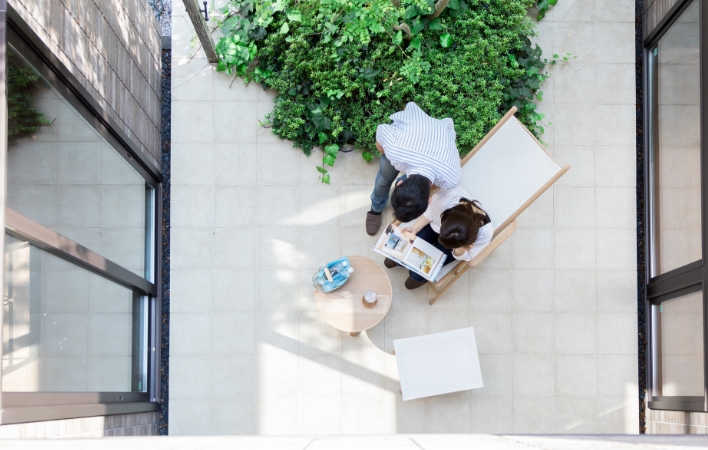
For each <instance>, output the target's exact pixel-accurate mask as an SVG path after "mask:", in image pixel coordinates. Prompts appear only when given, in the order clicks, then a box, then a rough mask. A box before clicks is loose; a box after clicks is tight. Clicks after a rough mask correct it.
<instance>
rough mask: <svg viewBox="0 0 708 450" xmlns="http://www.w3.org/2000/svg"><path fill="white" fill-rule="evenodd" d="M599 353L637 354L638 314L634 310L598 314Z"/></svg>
mask: <svg viewBox="0 0 708 450" xmlns="http://www.w3.org/2000/svg"><path fill="white" fill-rule="evenodd" d="M597 353H598V354H599V355H636V354H637V314H636V313H633V312H619V313H598V314H597Z"/></svg>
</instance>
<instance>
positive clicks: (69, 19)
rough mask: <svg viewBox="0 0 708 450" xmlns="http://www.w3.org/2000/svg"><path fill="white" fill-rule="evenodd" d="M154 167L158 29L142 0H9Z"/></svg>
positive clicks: (157, 131) (157, 135) (158, 110)
mask: <svg viewBox="0 0 708 450" xmlns="http://www.w3.org/2000/svg"><path fill="white" fill-rule="evenodd" d="M9 3H10V5H11V6H12V7H13V8H14V9H15V10H16V11H17V12H18V14H19V15H20V16H21V17H22V18H23V19H24V20H25V22H27V24H28V25H29V26H30V27H31V28H32V29H33V30H34V31H35V33H37V35H38V36H39V37H40V39H42V41H43V42H44V43H45V44H46V45H47V47H48V48H49V49H50V50H51V51H52V52H53V53H54V54H55V55H56V56H57V57H58V58H59V59H60V60H61V61H62V63H63V64H64V65H65V66H66V67H67V68H68V69H69V70H70V71H71V72H72V74H73V75H74V76H75V77H76V78H77V79H78V80H79V82H80V83H81V84H82V85H83V86H84V88H86V89H87V90H88V92H89V93H90V94H91V96H92V97H93V98H94V99H95V100H96V101H97V102H98V103H99V105H100V106H101V107H102V108H103V109H104V110H105V112H106V113H107V114H108V115H109V116H110V117H111V118H112V119H113V120H114V121H115V122H116V123H117V124H118V126H119V127H120V128H121V129H122V131H124V132H125V133H126V134H127V135H128V137H129V138H130V139H131V140H132V141H133V142H134V143H135V145H136V146H137V147H138V148H139V149H140V150H141V151H142V152H143V153H144V154H145V155H146V156H148V159H150V160H151V161H152V162H153V163H155V165H156V166H158V167H159V164H158V163H157V161H159V159H160V129H159V128H160V115H161V99H160V93H161V88H160V86H161V73H162V70H161V59H160V56H161V39H160V34H161V31H160V27H159V24H158V23H157V20H156V19H155V17H154V15H153V13H152V11H151V10H150V8H149V6H148V4H147V2H146V1H145V0H113V1H101V0H9Z"/></svg>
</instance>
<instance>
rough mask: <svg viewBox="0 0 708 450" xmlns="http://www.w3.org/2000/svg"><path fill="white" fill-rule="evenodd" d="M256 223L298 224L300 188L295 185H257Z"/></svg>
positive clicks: (265, 225)
mask: <svg viewBox="0 0 708 450" xmlns="http://www.w3.org/2000/svg"><path fill="white" fill-rule="evenodd" d="M256 209H257V211H258V212H257V217H258V225H259V226H261V227H277V226H295V225H299V224H300V220H301V219H300V188H299V187H295V186H259V187H258V202H257V208H256Z"/></svg>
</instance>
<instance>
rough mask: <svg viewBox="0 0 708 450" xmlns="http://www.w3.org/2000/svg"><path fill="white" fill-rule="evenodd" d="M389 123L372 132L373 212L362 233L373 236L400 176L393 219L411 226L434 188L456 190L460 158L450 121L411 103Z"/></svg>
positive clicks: (392, 117) (395, 194)
mask: <svg viewBox="0 0 708 450" xmlns="http://www.w3.org/2000/svg"><path fill="white" fill-rule="evenodd" d="M390 119H391V120H392V121H393V123H391V124H381V125H379V126H378V127H377V129H376V148H378V150H379V152H380V153H381V159H380V160H379V172H378V174H377V175H376V182H375V185H374V190H373V192H372V193H371V211H369V212H368V213H367V214H366V232H367V233H368V234H370V235H372V236H373V235H375V234H376V233H378V231H379V228H380V227H381V212H382V211H383V209H384V207H385V206H386V203H387V202H388V197H389V191H390V190H391V185H392V184H393V182H394V181H395V180H396V177H397V176H398V174H399V173H400V172H405V176H403V177H401V179H400V180H399V181H398V183H397V184H396V187H395V189H394V191H393V194H392V195H391V206H392V208H393V215H394V217H395V218H396V219H398V220H400V221H401V222H410V221H412V220H414V219H416V218H418V217H420V216H421V215H422V214H423V213H424V212H425V210H426V209H427V207H428V203H429V197H430V187H431V186H432V185H434V186H437V187H439V188H440V189H454V188H455V187H456V186H457V185H458V184H459V182H460V173H461V169H460V154H459V153H458V151H457V146H456V145H455V128H454V126H453V123H452V119H449V118H448V119H442V120H439V119H434V118H432V117H430V116H429V115H427V114H426V113H425V111H423V110H422V109H420V107H419V106H418V105H416V104H415V103H413V102H410V103H408V104H407V105H406V108H405V109H404V110H403V111H399V112H397V113H395V114H393V115H391V117H390Z"/></svg>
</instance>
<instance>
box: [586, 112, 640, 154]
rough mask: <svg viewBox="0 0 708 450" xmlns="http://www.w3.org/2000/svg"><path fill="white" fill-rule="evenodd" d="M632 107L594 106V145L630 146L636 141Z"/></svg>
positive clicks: (634, 115)
mask: <svg viewBox="0 0 708 450" xmlns="http://www.w3.org/2000/svg"><path fill="white" fill-rule="evenodd" d="M635 124H636V107H635V106H634V105H596V106H595V145H632V144H634V143H635V141H636V131H635Z"/></svg>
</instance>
